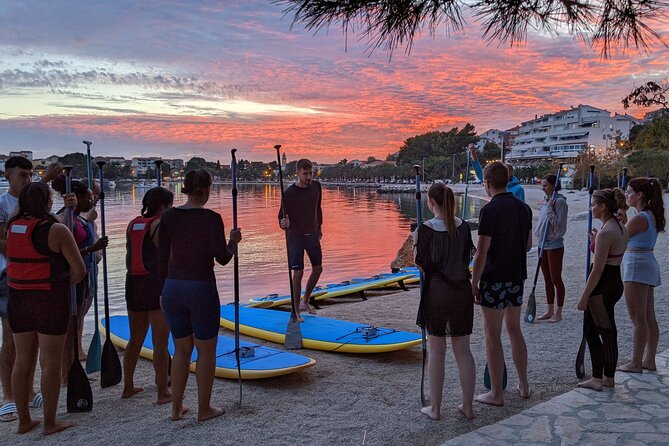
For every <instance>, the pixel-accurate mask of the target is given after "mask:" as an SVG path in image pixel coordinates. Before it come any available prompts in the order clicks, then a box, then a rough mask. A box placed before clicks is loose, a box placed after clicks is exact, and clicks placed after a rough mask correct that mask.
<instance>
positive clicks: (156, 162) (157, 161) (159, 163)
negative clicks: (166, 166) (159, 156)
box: [153, 160, 163, 187]
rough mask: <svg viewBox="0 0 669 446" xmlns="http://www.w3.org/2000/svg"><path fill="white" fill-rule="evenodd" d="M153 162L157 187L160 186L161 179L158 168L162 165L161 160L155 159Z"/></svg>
mask: <svg viewBox="0 0 669 446" xmlns="http://www.w3.org/2000/svg"><path fill="white" fill-rule="evenodd" d="M153 164H154V165H155V166H156V182H157V183H158V187H160V186H162V180H161V178H160V168H161V166H162V165H163V160H155V161H154V162H153Z"/></svg>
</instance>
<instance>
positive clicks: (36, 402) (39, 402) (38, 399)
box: [28, 392, 44, 409]
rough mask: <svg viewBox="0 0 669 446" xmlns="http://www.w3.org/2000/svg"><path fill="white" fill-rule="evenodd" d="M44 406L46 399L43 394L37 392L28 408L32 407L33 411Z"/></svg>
mask: <svg viewBox="0 0 669 446" xmlns="http://www.w3.org/2000/svg"><path fill="white" fill-rule="evenodd" d="M43 405H44V397H42V393H41V392H37V393H36V394H35V398H33V400H32V401H31V402H30V403H29V404H28V406H30V407H32V408H33V409H37V408H39V407H42V406H43Z"/></svg>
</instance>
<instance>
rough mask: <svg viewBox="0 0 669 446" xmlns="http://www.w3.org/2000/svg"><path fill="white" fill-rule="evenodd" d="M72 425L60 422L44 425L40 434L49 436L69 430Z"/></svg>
mask: <svg viewBox="0 0 669 446" xmlns="http://www.w3.org/2000/svg"><path fill="white" fill-rule="evenodd" d="M73 426H74V424H72V423H65V422H62V421H56V422H55V423H54V424H52V425H50V426H47V425H46V424H45V425H44V430H43V431H42V433H43V434H44V435H51V434H55V433H56V432H60V431H64V430H65V429H69V428H71V427H73Z"/></svg>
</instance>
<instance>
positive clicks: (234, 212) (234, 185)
mask: <svg viewBox="0 0 669 446" xmlns="http://www.w3.org/2000/svg"><path fill="white" fill-rule="evenodd" d="M230 152H231V154H232V164H231V166H230V167H231V168H232V229H233V230H237V228H238V226H237V157H236V156H235V152H237V149H232V150H231V151H230ZM232 271H233V278H234V280H233V289H234V293H235V359H236V360H237V376H238V377H239V407H240V408H241V407H242V366H241V362H240V359H239V249H238V247H237V246H235V254H234V257H233V268H232Z"/></svg>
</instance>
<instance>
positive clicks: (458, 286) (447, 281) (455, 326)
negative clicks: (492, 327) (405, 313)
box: [416, 221, 475, 337]
mask: <svg viewBox="0 0 669 446" xmlns="http://www.w3.org/2000/svg"><path fill="white" fill-rule="evenodd" d="M416 249H417V253H416V264H417V265H418V266H420V268H421V269H422V270H423V272H424V284H423V288H422V290H421V297H420V304H419V307H418V317H417V320H416V324H418V325H419V326H420V327H421V328H425V329H426V330H427V332H428V333H429V334H430V335H432V336H453V337H455V336H467V335H470V334H471V333H472V326H473V323H474V299H473V296H472V289H471V282H470V276H471V275H470V273H469V262H470V260H471V258H472V256H473V253H474V252H475V248H474V243H473V241H472V234H471V230H470V227H469V224H468V223H467V222H466V221H463V222H462V223H461V224H460V226H458V227H457V231H456V234H455V236H454V237H451V236H450V235H449V233H448V232H442V231H436V230H434V229H432V228H430V227H429V226H426V225H421V226H420V227H419V228H418V240H417V246H416Z"/></svg>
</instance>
